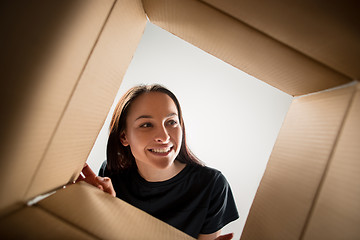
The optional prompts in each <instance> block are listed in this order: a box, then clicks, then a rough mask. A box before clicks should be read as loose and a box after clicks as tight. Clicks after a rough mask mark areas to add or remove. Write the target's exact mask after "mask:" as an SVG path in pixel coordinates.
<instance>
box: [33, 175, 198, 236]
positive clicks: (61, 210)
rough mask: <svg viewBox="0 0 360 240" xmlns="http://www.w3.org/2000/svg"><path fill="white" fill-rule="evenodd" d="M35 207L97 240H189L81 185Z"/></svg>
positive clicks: (150, 218)
mask: <svg viewBox="0 0 360 240" xmlns="http://www.w3.org/2000/svg"><path fill="white" fill-rule="evenodd" d="M38 206H39V207H40V208H42V209H44V210H46V211H48V212H51V213H52V214H53V215H56V216H58V217H59V218H61V219H63V220H64V221H66V222H69V223H71V224H72V225H74V226H76V227H77V228H79V229H83V230H84V231H87V232H89V233H90V234H91V235H93V236H97V237H98V238H100V239H117V238H121V239H154V240H155V239H157V240H167V239H189V240H190V239H193V238H192V237H190V236H188V235H187V234H185V233H183V232H181V231H180V230H177V229H176V228H174V227H172V226H170V225H168V224H167V223H165V222H162V221H160V220H158V219H156V218H154V217H153V216H151V215H149V214H147V213H145V212H144V211H142V210H140V209H137V208H135V207H134V206H132V205H130V204H128V203H126V202H124V201H122V200H120V199H118V198H114V197H112V196H111V195H110V194H107V193H104V192H103V191H101V190H99V189H97V188H95V187H93V186H91V185H89V184H87V183H85V182H79V183H77V184H73V185H71V186H68V187H67V188H66V189H62V190H60V191H58V192H57V193H56V194H54V195H52V196H50V197H48V198H46V199H44V200H42V201H40V202H39V203H38Z"/></svg>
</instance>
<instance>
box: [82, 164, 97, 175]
mask: <svg viewBox="0 0 360 240" xmlns="http://www.w3.org/2000/svg"><path fill="white" fill-rule="evenodd" d="M81 172H82V173H83V174H84V176H85V178H87V177H89V178H95V177H96V174H95V173H94V172H93V170H91V168H90V167H89V165H87V163H85V165H84V167H83V169H82V171H81Z"/></svg>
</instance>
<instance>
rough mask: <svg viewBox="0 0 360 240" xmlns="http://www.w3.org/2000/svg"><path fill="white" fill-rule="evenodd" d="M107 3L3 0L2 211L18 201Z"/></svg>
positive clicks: (109, 2)
mask: <svg viewBox="0 0 360 240" xmlns="http://www.w3.org/2000/svg"><path fill="white" fill-rule="evenodd" d="M112 4H113V1H112V0H104V1H96V0H90V1H88V0H75V1H73V0H65V1H56V2H54V1H41V0H40V1H39V0H35V1H31V2H30V1H23V2H21V3H20V2H16V1H4V2H2V4H1V7H0V9H1V10H0V11H1V13H0V20H1V21H0V24H1V31H2V32H1V35H2V37H1V44H0V46H1V57H0V58H1V61H0V66H1V81H0V82H1V87H0V91H1V94H0V98H1V101H0V105H1V117H0V136H1V139H0V154H1V155H0V182H1V183H2V187H1V188H0V215H2V213H3V212H4V211H6V212H8V211H11V209H13V208H14V207H15V205H14V204H15V203H20V204H21V202H23V200H24V195H25V192H26V190H27V189H28V187H29V185H30V183H31V182H32V178H33V176H34V174H35V172H36V170H37V168H38V166H39V164H40V162H41V158H42V157H43V154H44V151H46V149H47V146H48V144H49V141H51V138H52V135H53V133H54V131H55V129H56V127H57V124H58V123H59V119H60V118H61V115H62V114H63V111H64V109H65V107H66V104H67V101H68V100H69V98H70V97H71V94H72V91H73V89H74V87H75V85H76V83H77V81H78V78H79V75H80V74H81V72H82V69H83V67H84V65H85V64H86V61H87V59H88V57H89V54H90V52H91V50H92V48H93V46H94V44H95V43H96V41H97V38H98V35H99V33H100V31H101V28H102V26H103V24H104V22H105V20H106V18H107V15H108V13H109V11H110V9H111V7H112ZM62 150H63V149H58V152H61V151H62ZM82 158H83V159H84V156H83V157H82ZM63 180H64V179H63ZM43 190H45V189H43ZM10 206H13V207H10ZM15 208H16V207H15ZM5 209H6V210H5Z"/></svg>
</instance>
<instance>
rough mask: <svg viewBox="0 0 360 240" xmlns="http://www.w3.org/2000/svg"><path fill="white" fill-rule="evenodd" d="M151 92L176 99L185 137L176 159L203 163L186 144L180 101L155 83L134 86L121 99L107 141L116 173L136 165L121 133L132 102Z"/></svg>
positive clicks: (108, 163) (108, 157)
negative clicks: (122, 139) (121, 138)
mask: <svg viewBox="0 0 360 240" xmlns="http://www.w3.org/2000/svg"><path fill="white" fill-rule="evenodd" d="M149 92H161V93H165V94H167V95H168V96H169V97H171V99H172V100H173V101H174V103H175V105H176V108H177V110H178V115H179V120H180V125H181V128H182V132H183V137H182V143H181V148H180V152H179V154H178V156H177V157H176V160H178V161H180V162H183V163H187V164H198V165H203V163H202V162H201V161H200V160H199V159H198V158H197V157H196V156H195V155H194V154H193V153H192V152H191V151H190V149H189V147H188V146H187V144H186V134H185V125H184V120H183V117H182V112H181V107H180V104H179V101H178V100H177V98H176V97H175V95H174V94H173V93H172V92H171V91H170V90H168V89H167V88H165V87H163V86H161V85H158V84H154V85H139V86H136V87H133V88H131V89H129V90H128V91H127V92H126V93H125V94H124V95H123V96H122V98H121V99H120V100H119V102H118V104H117V106H116V108H115V111H114V113H113V116H112V119H111V123H110V134H109V139H108V143H107V168H108V169H109V170H110V172H111V173H116V172H118V171H120V170H122V169H126V168H129V167H131V166H134V165H135V159H134V156H133V155H132V153H131V151H130V147H129V146H127V147H125V146H123V145H122V144H121V142H120V134H121V133H122V132H123V131H124V130H125V128H126V118H127V114H128V112H129V109H130V107H131V104H132V102H133V101H134V100H135V99H136V98H137V97H139V96H140V95H142V94H144V93H149Z"/></svg>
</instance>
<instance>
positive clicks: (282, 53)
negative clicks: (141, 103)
mask: <svg viewBox="0 0 360 240" xmlns="http://www.w3.org/2000/svg"><path fill="white" fill-rule="evenodd" d="M255 4H256V5H255ZM358 7H359V5H358V3H356V2H355V1H353V2H351V1H349V2H346V3H333V2H330V3H329V2H327V3H326V4H321V3H318V2H316V3H313V2H311V1H309V2H306V3H304V2H303V1H295V2H294V3H293V2H292V3H291V4H290V3H289V2H288V1H277V2H262V3H261V4H259V3H255V2H254V1H235V0H227V1H225V0H223V1H219V0H204V1H196V0H143V1H140V0H118V1H114V0H104V1H96V0H76V1H74V0H71V1H70V0H69V1H58V2H53V1H51V2H49V1H32V2H31V3H27V2H22V3H18V2H17V3H14V2H11V1H7V2H5V3H4V4H3V7H2V8H1V10H0V11H1V14H0V16H1V17H0V18H1V21H0V22H1V24H2V28H1V29H2V31H3V36H6V37H5V38H4V39H3V40H2V41H3V44H2V48H3V49H2V50H1V52H2V56H1V66H2V68H3V69H2V73H1V77H2V80H1V90H2V92H1V98H2V101H1V112H2V113H4V114H2V117H1V144H0V145H1V146H0V149H1V165H0V180H1V183H2V188H1V189H0V235H1V237H4V238H10V239H16V238H25V239H39V238H40V239H41V238H59V239H64V238H66V239H67V238H75V239H99V238H104V239H111V238H117V239H119V238H120V239H187V238H189V239H190V237H188V236H187V235H185V234H183V233H181V232H180V231H178V230H176V229H174V228H172V227H170V226H168V225H167V224H165V223H163V222H161V221H159V220H156V219H154V218H153V217H151V216H149V215H148V214H146V213H144V212H142V211H140V210H138V209H136V208H134V207H132V206H130V205H128V204H126V203H124V202H123V201H121V200H119V199H115V198H111V197H109V196H108V195H106V194H105V193H102V192H101V191H99V190H97V189H95V188H94V187H92V186H89V185H87V184H84V183H77V184H74V185H70V186H68V187H66V188H63V186H64V185H67V184H69V183H72V181H74V180H75V179H76V178H77V177H78V175H79V173H80V171H81V169H82V166H83V164H84V162H85V161H86V158H87V155H88V154H89V152H90V150H91V147H92V145H93V144H94V142H95V139H96V136H97V134H98V132H99V131H100V129H101V127H102V124H103V121H104V119H105V118H106V114H107V112H108V110H109V108H110V106H111V104H112V101H113V99H114V96H115V94H116V91H117V89H118V88H119V86H120V84H121V80H122V77H123V76H124V73H125V71H126V69H127V66H128V64H129V63H130V61H131V58H132V56H133V53H134V51H135V49H136V46H137V44H138V42H139V40H140V38H141V35H142V33H143V31H144V28H145V24H146V21H147V17H148V18H149V19H150V21H151V22H152V23H154V24H157V25H158V26H160V27H162V28H164V29H165V30H167V31H169V32H171V33H173V34H175V35H177V36H179V37H181V38H182V39H184V40H186V41H188V42H190V43H192V44H194V45H195V46H198V47H199V48H201V49H203V50H205V51H206V52H209V53H210V54H212V55H214V56H216V57H218V58H220V59H222V60H224V61H225V62H227V63H229V64H231V65H233V66H235V67H237V68H239V69H240V70H243V71H245V72H247V73H249V74H251V75H253V76H255V77H256V78H258V79H260V80H263V81H264V82H266V83H268V84H270V85H272V86H274V87H276V88H278V89H280V90H282V91H284V92H286V93H288V94H291V95H293V96H294V100H293V103H292V105H291V108H290V110H289V113H288V115H287V117H286V120H285V122H284V124H283V127H282V129H281V131H280V134H279V137H278V139H277V142H276V144H275V147H274V150H273V153H272V155H271V157H270V160H269V163H268V166H267V169H266V172H265V174H264V177H263V179H262V181H261V184H260V186H259V189H258V192H257V194H256V197H255V199H254V203H253V206H252V208H251V211H250V214H249V217H248V220H247V223H246V226H245V229H244V232H243V235H242V239H339V238H342V239H354V238H359V237H360V230H359V229H358V226H359V224H360V205H359V203H360V192H359V189H360V186H359V185H360V181H359V180H360V179H359V176H360V174H359V169H360V165H359V163H360V161H359V156H360V152H359V149H360V146H359V145H360V131H359V130H360V129H359V122H360V121H359V120H360V119H359V118H360V115H359V111H360V109H359V106H360V102H359V99H360V98H359V89H360V88H359V84H358V83H357V82H356V81H354V79H358V78H359V75H360V68H359V67H358V63H359V62H360V45H359V44H358V42H359V40H360V34H359V26H360V24H359V20H358V17H357V11H356V9H358ZM146 16H147V17H146ZM54 191H55V193H54ZM50 193H51V195H50V196H47V197H46V198H45V199H43V200H40V201H38V202H36V201H30V200H33V199H34V198H36V197H38V196H41V195H44V194H46V195H48V194H50ZM79 199H81V202H80V201H79ZM27 203H28V204H27ZM105 226H106V228H105ZM139 229H140V230H141V231H139Z"/></svg>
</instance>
